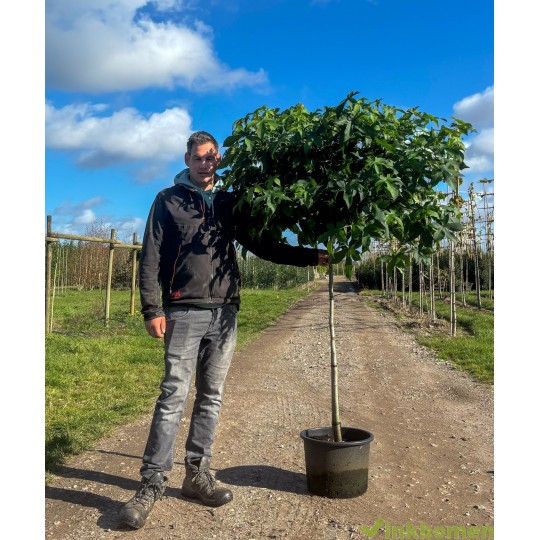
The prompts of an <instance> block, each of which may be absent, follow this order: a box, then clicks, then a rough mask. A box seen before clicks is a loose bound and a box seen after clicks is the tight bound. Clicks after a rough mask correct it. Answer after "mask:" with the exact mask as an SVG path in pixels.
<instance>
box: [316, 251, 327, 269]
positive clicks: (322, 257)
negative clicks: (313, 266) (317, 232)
mask: <svg viewBox="0 0 540 540" xmlns="http://www.w3.org/2000/svg"><path fill="white" fill-rule="evenodd" d="M317 266H328V251H324V250H322V249H319V260H318V262H317Z"/></svg>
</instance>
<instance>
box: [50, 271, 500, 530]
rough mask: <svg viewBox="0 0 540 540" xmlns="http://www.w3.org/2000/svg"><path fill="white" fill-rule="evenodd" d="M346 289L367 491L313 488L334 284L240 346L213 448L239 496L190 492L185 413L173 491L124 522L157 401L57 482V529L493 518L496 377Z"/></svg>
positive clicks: (221, 472) (339, 308)
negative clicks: (479, 375)
mask: <svg viewBox="0 0 540 540" xmlns="http://www.w3.org/2000/svg"><path fill="white" fill-rule="evenodd" d="M336 293H337V294H336V314H335V324H336V338H337V354H338V357H337V358H338V364H339V390H340V405H341V421H342V425H343V426H348V427H360V428H363V429H366V430H369V431H370V432H372V433H373V434H374V437H375V438H374V440H373V442H372V443H371V444H370V453H369V456H370V458H369V459H370V462H369V485H368V490H367V492H366V493H365V494H364V495H362V496H359V497H355V498H351V499H330V498H326V497H319V496H315V495H311V494H310V493H309V491H308V490H307V484H306V471H305V463H304V446H303V441H302V439H301V438H300V436H299V433H300V432H301V431H302V430H304V429H308V428H316V427H325V426H329V425H330V423H331V409H330V368H329V363H330V362H329V345H328V326H327V320H328V300H327V298H328V296H327V292H326V289H325V287H322V288H321V289H319V290H317V291H315V292H314V293H312V294H311V295H310V296H308V297H306V298H304V299H302V300H301V301H300V302H299V303H298V304H296V305H295V306H294V307H293V308H292V309H291V310H289V311H288V312H287V313H286V314H284V315H283V316H282V317H281V318H280V319H279V320H278V321H277V322H276V323H275V324H274V325H273V326H271V327H270V328H269V329H268V330H267V331H266V332H264V334H262V335H261V336H260V338H259V339H257V340H256V341H255V342H253V343H252V344H251V345H249V346H248V347H247V348H245V349H244V350H242V351H241V352H238V353H237V354H236V355H235V358H234V361H233V365H232V367H231V371H230V372H229V376H228V380H227V385H226V389H225V398H224V405H223V408H222V412H221V417H220V422H219V424H218V432H217V438H216V441H215V445H214V452H213V453H214V456H213V461H212V469H213V471H214V473H215V475H216V478H217V479H218V480H219V482H220V484H221V485H223V486H227V487H229V488H230V489H232V490H233V493H234V500H233V501H232V502H231V503H230V504H228V505H225V506H222V507H220V508H215V509H212V508H207V507H205V506H202V505H200V504H198V503H196V502H193V501H191V500H188V499H185V498H183V497H182V495H181V494H180V485H181V482H182V480H183V444H184V441H185V437H186V434H187V428H188V421H187V420H184V421H183V422H182V425H181V427H180V431H179V433H178V445H177V452H176V461H175V467H174V469H173V471H171V472H170V473H169V475H168V476H169V484H168V487H167V490H166V492H165V497H164V498H163V499H162V500H161V501H159V502H158V503H157V504H156V506H155V507H154V510H153V512H152V513H151V515H150V517H149V518H148V521H147V523H146V526H145V527H144V528H143V529H141V530H138V531H133V530H126V529H122V528H119V527H118V525H117V523H116V514H117V512H118V510H119V508H120V507H121V505H122V504H123V502H125V501H127V500H128V499H129V498H131V496H132V494H133V492H134V490H135V489H136V488H137V486H138V484H139V473H138V471H139V467H140V462H141V456H142V452H143V449H144V446H145V443H146V437H147V434H148V428H149V423H150V418H151V415H150V412H149V414H148V415H146V416H144V417H142V418H140V419H138V420H137V421H136V422H133V423H131V424H130V425H126V426H123V427H121V428H120V429H117V430H116V431H115V432H114V433H113V434H112V435H111V436H110V437H108V438H106V439H104V440H101V441H100V442H99V443H98V444H96V445H95V447H94V448H93V449H92V450H90V451H88V452H85V453H84V454H81V455H79V456H76V457H74V458H72V459H70V460H69V461H68V462H67V463H66V465H65V467H63V468H62V469H61V470H60V471H59V473H58V475H57V476H55V477H54V478H53V479H52V481H51V482H49V484H48V485H47V486H46V503H45V511H46V526H45V532H46V538H47V539H48V540H53V539H54V540H86V539H117V538H121V539H124V538H132V539H134V540H135V539H147V540H162V539H163V540H165V539H186V540H209V539H213V538H217V539H223V540H236V539H238V540H249V539H269V538H273V539H281V538H287V539H298V540H303V539H306V540H308V539H309V540H311V539H316V540H318V539H325V540H326V539H328V540H330V539H336V540H341V539H355V538H368V537H369V535H368V533H369V532H370V531H369V530H368V528H372V530H373V534H372V535H371V537H374V538H403V537H404V536H399V534H400V533H399V527H403V528H404V530H405V531H406V530H407V529H406V527H407V524H408V526H409V531H410V535H409V536H408V537H409V538H420V537H422V536H421V531H420V529H419V527H420V526H421V524H422V523H423V524H424V529H423V531H424V536H423V538H431V537H432V536H427V529H426V527H429V528H430V529H432V531H433V532H434V529H435V528H436V527H439V529H437V534H438V535H439V536H433V537H438V538H447V537H449V538H450V537H452V538H453V537H455V538H458V537H459V538H461V537H462V536H441V534H443V532H444V531H445V530H446V531H447V532H448V530H449V528H451V527H458V526H459V527H474V526H478V527H480V528H481V527H482V526H493V521H494V520H493V496H494V495H493V475H494V470H493V388H492V387H491V386H490V385H486V384H481V383H478V382H475V381H474V380H472V379H471V378H470V377H468V376H467V375H465V374H463V373H461V372H459V371H457V370H455V369H453V368H452V367H451V366H450V365H449V364H448V363H446V362H443V361H440V360H438V359H437V358H436V357H435V356H434V355H432V354H431V353H430V352H428V351H427V350H426V349H424V348H422V347H421V346H419V345H418V344H417V342H416V341H415V339H414V337H413V336H412V335H411V334H409V333H407V332H405V331H403V330H402V329H400V328H399V327H398V325H397V324H396V323H395V320H394V318H393V317H392V316H391V315H390V314H387V313H384V312H382V311H379V310H376V309H373V308H371V307H369V306H368V305H367V304H366V302H365V300H363V299H362V298H361V297H360V296H358V294H357V293H356V291H355V289H354V286H353V285H352V284H351V283H350V282H347V281H339V282H337V283H336ZM157 393H158V390H156V397H157ZM190 413H191V409H190V408H189V407H188V409H187V410H186V417H188V418H189V414H190ZM378 520H379V522H378V523H376V522H377V521H378ZM445 527H446V528H447V529H444V528H445ZM480 530H481V529H480ZM375 531H377V532H375ZM471 534H473V533H471Z"/></svg>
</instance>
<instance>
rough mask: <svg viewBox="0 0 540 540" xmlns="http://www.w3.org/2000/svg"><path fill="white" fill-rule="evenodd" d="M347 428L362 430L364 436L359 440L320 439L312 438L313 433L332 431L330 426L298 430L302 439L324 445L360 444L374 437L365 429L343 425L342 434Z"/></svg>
mask: <svg viewBox="0 0 540 540" xmlns="http://www.w3.org/2000/svg"><path fill="white" fill-rule="evenodd" d="M347 430H354V431H362V432H363V433H365V434H366V438H365V439H362V440H360V441H322V440H320V439H316V438H314V435H324V434H328V433H332V432H333V428H332V427H319V428H309V429H304V430H303V431H301V432H300V437H302V439H303V440H304V441H310V442H313V443H315V444H322V445H326V446H360V445H364V444H368V443H370V442H371V441H373V439H374V438H375V436H374V435H373V433H371V432H370V431H368V430H367V429H363V428H353V427H344V426H342V427H341V432H342V434H343V433H344V432H346V431H347Z"/></svg>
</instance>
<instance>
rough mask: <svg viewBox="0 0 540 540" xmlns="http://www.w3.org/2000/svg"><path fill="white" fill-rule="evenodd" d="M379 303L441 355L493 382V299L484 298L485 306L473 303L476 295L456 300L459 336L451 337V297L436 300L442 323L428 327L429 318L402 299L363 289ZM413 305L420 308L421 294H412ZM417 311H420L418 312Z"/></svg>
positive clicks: (482, 380) (368, 296)
mask: <svg viewBox="0 0 540 540" xmlns="http://www.w3.org/2000/svg"><path fill="white" fill-rule="evenodd" d="M361 294H362V295H363V296H366V297H367V298H368V299H370V300H371V301H372V303H374V304H375V305H377V306H380V307H384V308H386V309H390V310H391V311H392V312H393V313H394V314H395V315H396V317H397V319H398V321H399V322H400V324H401V325H402V326H403V327H404V328H407V329H409V330H411V331H412V332H413V333H414V334H415V337H416V339H417V341H418V342H419V343H420V344H422V345H424V346H426V347H428V348H429V349H431V350H433V351H434V352H435V353H436V354H437V356H439V358H442V359H444V360H448V361H450V362H452V363H453V364H454V365H455V366H456V367H457V368H458V369H461V370H463V371H466V372H467V373H469V374H470V375H472V376H473V377H474V378H475V379H477V380H478V381H481V382H485V383H489V384H493V379H494V316H493V300H491V301H488V300H485V301H484V300H483V305H482V309H477V308H476V307H474V305H473V302H474V300H473V298H472V296H471V297H470V298H467V302H468V305H467V306H463V305H460V303H459V302H458V303H457V306H456V312H457V313H456V319H457V328H458V335H457V336H454V337H452V336H450V334H449V324H448V323H449V321H450V305H449V303H448V299H446V298H445V299H443V300H440V299H436V302H435V310H436V313H437V318H438V319H439V324H437V325H433V326H431V327H430V326H429V321H428V320H427V318H424V319H420V318H419V317H418V315H417V314H415V313H414V310H413V313H412V314H411V313H410V312H409V311H408V309H403V308H402V307H401V306H402V304H401V300H399V301H398V303H397V304H395V303H394V302H393V301H391V300H388V299H383V298H382V296H381V292H380V291H362V293H361ZM412 304H413V308H416V309H418V307H419V301H418V293H414V294H413V302H412ZM416 313H417V312H416Z"/></svg>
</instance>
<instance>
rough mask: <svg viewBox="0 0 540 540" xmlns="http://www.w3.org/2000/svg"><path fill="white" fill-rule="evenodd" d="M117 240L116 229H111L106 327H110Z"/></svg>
mask: <svg viewBox="0 0 540 540" xmlns="http://www.w3.org/2000/svg"><path fill="white" fill-rule="evenodd" d="M115 240H116V229H111V243H110V244H109V268H108V269H107V292H106V296H105V325H106V326H108V325H109V310H110V305H111V284H112V272H113V260H114V241H115Z"/></svg>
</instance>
